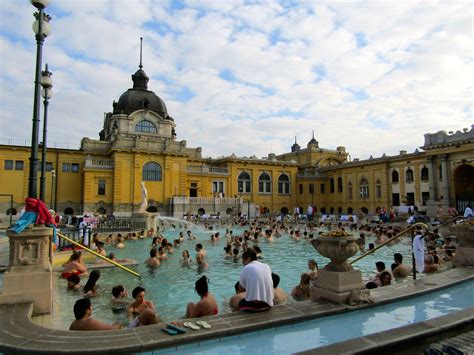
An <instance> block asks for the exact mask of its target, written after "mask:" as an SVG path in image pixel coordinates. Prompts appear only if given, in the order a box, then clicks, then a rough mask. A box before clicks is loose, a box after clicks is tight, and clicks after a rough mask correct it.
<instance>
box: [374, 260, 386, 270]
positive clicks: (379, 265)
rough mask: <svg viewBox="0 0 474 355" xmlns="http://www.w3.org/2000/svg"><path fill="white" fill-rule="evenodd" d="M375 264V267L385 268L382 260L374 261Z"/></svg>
mask: <svg viewBox="0 0 474 355" xmlns="http://www.w3.org/2000/svg"><path fill="white" fill-rule="evenodd" d="M375 266H376V267H377V269H380V270H385V263H384V262H383V261H377V262H376V263H375Z"/></svg>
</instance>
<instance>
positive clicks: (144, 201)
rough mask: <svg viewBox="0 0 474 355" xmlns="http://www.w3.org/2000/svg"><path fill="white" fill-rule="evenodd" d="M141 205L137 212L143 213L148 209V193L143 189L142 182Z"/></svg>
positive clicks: (142, 184) (143, 183) (143, 184)
mask: <svg viewBox="0 0 474 355" xmlns="http://www.w3.org/2000/svg"><path fill="white" fill-rule="evenodd" d="M141 186H142V204H141V205H140V209H139V210H138V212H140V213H143V212H146V208H147V207H148V191H147V190H146V187H145V181H142V183H141Z"/></svg>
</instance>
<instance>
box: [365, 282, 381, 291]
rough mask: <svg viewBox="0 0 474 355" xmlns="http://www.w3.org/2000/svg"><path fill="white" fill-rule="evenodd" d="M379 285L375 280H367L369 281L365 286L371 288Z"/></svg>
mask: <svg viewBox="0 0 474 355" xmlns="http://www.w3.org/2000/svg"><path fill="white" fill-rule="evenodd" d="M377 287H378V286H377V284H376V283H375V282H373V281H370V282H367V283H366V284H365V288H367V289H369V290H370V289H373V288H377Z"/></svg>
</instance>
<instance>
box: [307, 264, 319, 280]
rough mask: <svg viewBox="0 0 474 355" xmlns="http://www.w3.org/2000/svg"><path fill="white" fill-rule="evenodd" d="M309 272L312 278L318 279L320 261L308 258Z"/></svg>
mask: <svg viewBox="0 0 474 355" xmlns="http://www.w3.org/2000/svg"><path fill="white" fill-rule="evenodd" d="M308 269H309V270H310V271H309V272H308V274H309V276H310V277H311V280H316V279H317V278H318V263H317V262H316V260H314V259H310V260H308Z"/></svg>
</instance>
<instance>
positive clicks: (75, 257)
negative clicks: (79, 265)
mask: <svg viewBox="0 0 474 355" xmlns="http://www.w3.org/2000/svg"><path fill="white" fill-rule="evenodd" d="M81 255H82V253H81V252H80V251H75V252H73V253H72V254H71V257H70V258H69V260H71V261H76V260H79V258H80V257H81Z"/></svg>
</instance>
